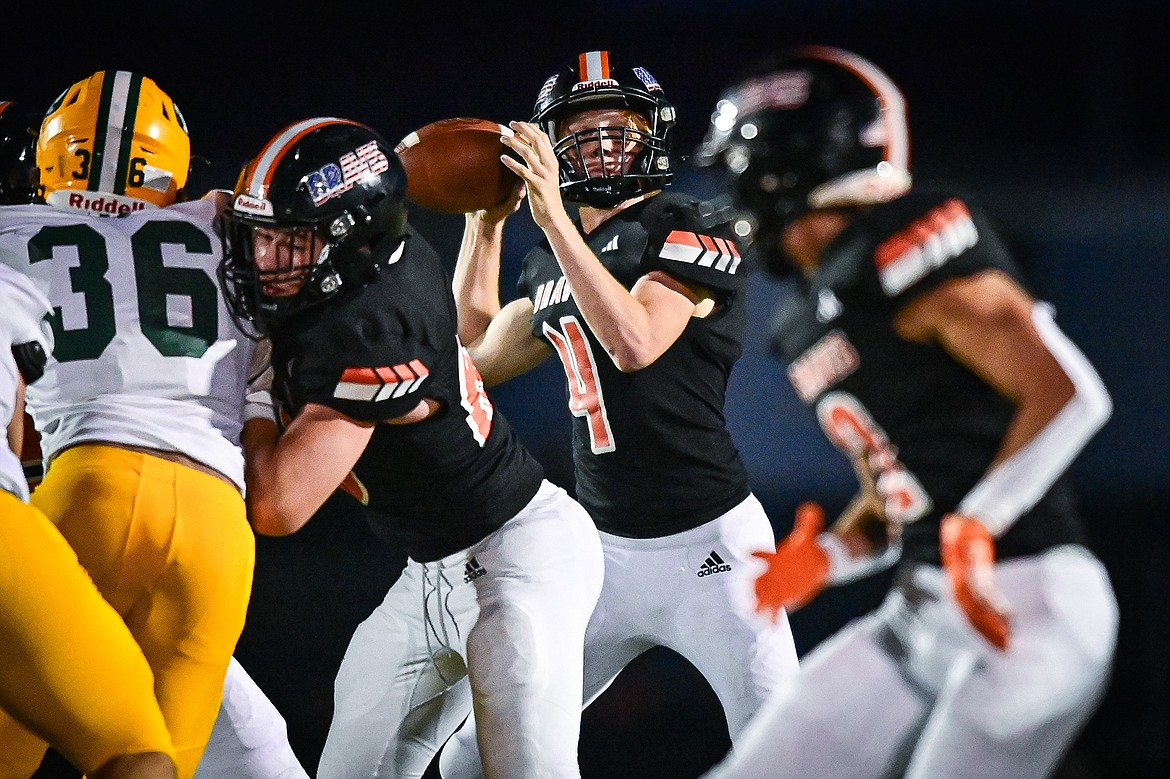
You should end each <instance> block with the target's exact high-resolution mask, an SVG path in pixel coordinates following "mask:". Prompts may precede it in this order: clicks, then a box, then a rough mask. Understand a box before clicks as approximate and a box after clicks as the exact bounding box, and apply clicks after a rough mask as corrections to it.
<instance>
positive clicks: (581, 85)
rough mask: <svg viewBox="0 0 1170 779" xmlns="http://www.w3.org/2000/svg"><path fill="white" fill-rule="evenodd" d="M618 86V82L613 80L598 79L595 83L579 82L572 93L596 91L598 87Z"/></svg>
mask: <svg viewBox="0 0 1170 779" xmlns="http://www.w3.org/2000/svg"><path fill="white" fill-rule="evenodd" d="M617 85H618V82H616V81H614V80H613V79H612V78H598V79H594V80H593V81H578V82H577V83H576V84H574V85H573V89H572V91H573V92H576V91H577V90H578V89H595V88H597V87H616V86H617Z"/></svg>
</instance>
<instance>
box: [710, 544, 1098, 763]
mask: <svg viewBox="0 0 1170 779" xmlns="http://www.w3.org/2000/svg"><path fill="white" fill-rule="evenodd" d="M996 576H997V581H998V585H999V587H1000V589H1001V591H1002V592H1003V594H1004V595H1005V596H1006V597H1007V599H1008V601H1009V602H1010V603H1011V606H1012V610H1013V615H1014V616H1013V619H1012V637H1011V645H1010V646H1009V648H1008V651H1006V652H1000V651H998V650H996V649H995V648H994V647H993V646H992V645H991V644H990V643H988V642H987V641H985V640H984V639H983V637H982V636H980V635H979V634H978V633H977V632H975V629H974V628H973V627H971V625H970V624H969V623H968V621H967V620H966V618H965V617H964V615H963V613H962V611H961V610H960V609H959V607H958V605H957V604H956V603H955V600H954V598H953V596H952V595H951V594H950V586H949V583H948V582H947V579H946V574H945V573H944V572H943V571H942V570H941V569H939V568H937V567H934V566H926V565H918V566H914V567H912V568H909V569H907V570H904V571H902V572H900V573H899V575H898V578H897V581H896V584H895V587H894V588H893V589H892V590H891V591H890V593H889V595H888V596H887V597H886V600H885V601H884V603H883V604H882V605H881V606H880V607H879V608H878V609H877V610H876V611H874V612H872V613H871V614H869V615H866V616H864V617H861V618H859V619H857V620H854V621H853V622H851V623H850V624H848V625H846V626H845V627H844V628H842V629H841V630H840V631H839V632H838V633H837V634H836V635H835V636H833V637H831V638H829V639H828V640H826V641H825V642H823V643H822V644H821V645H819V646H817V647H816V648H815V649H814V650H813V651H812V652H810V653H809V654H808V655H807V656H806V657H805V658H804V659H803V662H802V666H801V673H800V674H799V675H798V677H797V679H796V680H795V681H793V682H792V683H790V684H786V685H785V686H784V687H783V688H782V690H781V691H779V692H778V693H777V695H776V696H775V698H774V699H773V700H772V701H769V703H768V704H767V706H765V708H764V709H763V711H761V712H760V715H759V716H758V717H757V718H756V720H755V721H754V722H753V723H752V724H751V726H750V727H749V728H748V730H747V732H746V733H745V734H744V737H743V739H741V740H740V742H738V743H737V744H736V747H735V749H734V750H733V753H732V754H731V755H729V756H728V757H727V758H726V759H725V760H724V761H723V762H722V763H720V764H719V765H718V766H716V768H715V769H713V770H712V771H711V772H709V773H708V774H706V776H705V779H716V778H717V779H764V778H765V777H767V779H776V778H777V777H794V778H795V777H799V778H800V779H817V778H818V777H833V779H873V778H876V777H891V776H903V775H904V776H905V777H907V779H938V777H947V779H965V778H966V777H972V778H973V777H987V778H988V779H990V778H991V777H1003V778H1004V779H1009V778H1010V779H1027V778H1028V777H1045V776H1049V775H1050V774H1051V772H1052V771H1054V770H1055V769H1056V767H1057V766H1058V764H1059V761H1060V759H1061V757H1062V756H1063V755H1064V753H1065V751H1066V750H1067V748H1068V746H1069V745H1070V744H1071V742H1072V741H1073V739H1074V738H1075V737H1076V735H1077V733H1078V732H1079V730H1080V729H1081V727H1082V726H1083V725H1084V723H1085V721H1086V720H1087V719H1088V718H1089V716H1090V715H1091V714H1092V713H1093V711H1094V710H1095V708H1096V707H1097V705H1098V704H1099V702H1100V700H1101V697H1102V695H1103V693H1104V690H1105V687H1106V686H1107V684H1108V681H1109V675H1110V669H1111V666H1112V658H1113V652H1114V647H1115V644H1116V637H1117V601H1116V599H1115V598H1114V595H1113V589H1112V587H1111V586H1110V584H1109V578H1108V575H1107V574H1106V572H1105V568H1104V566H1102V565H1101V563H1100V561H1098V560H1097V558H1095V557H1093V556H1092V555H1091V554H1090V553H1089V552H1088V551H1087V550H1085V549H1084V548H1083V547H1080V546H1072V545H1068V546H1061V547H1057V548H1054V549H1051V550H1049V551H1048V552H1046V553H1044V554H1042V555H1039V556H1035V557H1027V558H1016V559H1011V560H1007V561H1004V562H1002V563H999V564H997V565H996ZM903 772H904V774H903Z"/></svg>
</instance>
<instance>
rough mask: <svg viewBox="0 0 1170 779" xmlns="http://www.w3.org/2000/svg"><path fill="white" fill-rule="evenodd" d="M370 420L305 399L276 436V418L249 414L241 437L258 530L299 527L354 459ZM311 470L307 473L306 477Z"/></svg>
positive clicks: (369, 428) (282, 530)
mask: <svg viewBox="0 0 1170 779" xmlns="http://www.w3.org/2000/svg"><path fill="white" fill-rule="evenodd" d="M373 432H374V425H372V424H369V423H366V422H359V421H357V420H355V419H352V418H350V417H348V416H346V415H344V414H342V413H341V412H339V411H335V410H334V409H331V408H329V407H327V406H323V405H321V404H319V403H308V404H306V405H305V407H304V408H303V409H302V410H301V412H300V413H299V414H297V416H296V418H295V419H293V420H292V422H291V423H290V424H289V426H288V428H287V429H286V430H285V431H284V433H283V434H281V435H280V436H279V438H278V437H277V431H276V423H275V422H273V421H271V420H268V419H260V418H257V419H252V420H249V422H248V423H247V424H246V425H245V426H244V430H243V434H242V442H243V445H244V454H245V460H246V474H245V475H246V479H247V483H248V495H247V497H248V516H249V519H250V520H251V522H252V527H253V528H255V530H256V532H257V533H260V534H261V535H270V536H283V535H289V534H291V533H295V532H296V531H298V530H300V529H301V528H302V527H304V525H305V523H306V522H308V521H309V518H310V517H312V516H313V514H314V513H316V511H317V509H319V508H320V507H321V506H322V505H323V504H324V503H325V501H326V500H327V499H328V498H329V496H330V495H331V494H332V493H333V491H334V490H335V489H337V486H338V485H339V484H341V482H342V480H343V479H344V478H345V477H346V475H347V474H348V473H349V472H350V470H351V469H352V468H353V466H354V463H356V462H357V461H358V458H359V457H360V456H361V454H362V452H363V451H364V450H365V448H366V444H368V443H369V441H370V436H371V435H373ZM310 475H311V476H310Z"/></svg>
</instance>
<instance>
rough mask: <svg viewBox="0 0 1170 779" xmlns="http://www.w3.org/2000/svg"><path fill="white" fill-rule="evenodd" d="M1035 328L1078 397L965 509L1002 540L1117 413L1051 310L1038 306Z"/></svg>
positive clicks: (970, 496)
mask: <svg viewBox="0 0 1170 779" xmlns="http://www.w3.org/2000/svg"><path fill="white" fill-rule="evenodd" d="M1032 322H1033V324H1035V326H1036V331H1037V332H1038V333H1039V334H1040V339H1041V340H1042V341H1043V342H1044V345H1045V346H1047V347H1048V350H1049V351H1050V352H1051V353H1052V356H1053V357H1055V358H1056V361H1057V362H1058V363H1059V364H1060V367H1061V368H1062V369H1064V372H1065V373H1066V374H1068V377H1069V379H1070V380H1071V381H1072V383H1073V388H1074V393H1073V396H1072V398H1071V399H1070V400H1069V402H1068V403H1067V404H1065V406H1064V408H1062V409H1061V410H1060V411H1059V412H1057V414H1056V416H1054V417H1053V418H1052V421H1050V422H1049V423H1048V424H1047V425H1045V426H1044V428H1043V429H1041V430H1040V432H1039V433H1037V434H1036V436H1035V437H1034V438H1033V439H1032V440H1031V441H1029V442H1028V443H1027V444H1025V445H1024V446H1023V447H1022V448H1021V449H1020V450H1019V451H1017V452H1016V453H1015V454H1013V455H1012V456H1011V457H1009V458H1007V459H1006V460H1004V461H1003V462H1001V463H999V464H998V465H996V466H995V467H994V468H992V469H991V470H989V471H988V472H987V473H986V474H984V476H983V478H982V479H980V480H979V482H978V483H977V484H976V485H975V486H974V487H973V488H972V489H971V491H970V492H969V493H967V496H966V497H965V498H963V501H962V502H961V503H960V504H959V512H960V513H962V514H966V515H968V516H971V517H975V518H976V519H978V520H979V521H980V522H982V523H983V525H984V526H985V527H987V529H988V530H989V531H990V532H991V534H992V535H993V536H995V537H997V538H998V537H999V536H1002V535H1003V534H1004V533H1006V532H1007V530H1008V528H1010V527H1011V526H1012V524H1013V523H1015V521H1016V520H1017V519H1019V518H1020V515H1022V514H1023V513H1024V512H1026V511H1028V510H1029V509H1031V508H1032V507H1033V506H1035V505H1036V503H1037V501H1039V500H1040V499H1041V498H1042V497H1044V494H1045V493H1046V492H1048V489H1049V488H1050V487H1051V486H1052V483H1053V482H1055V481H1056V479H1057V478H1058V477H1059V476H1060V474H1062V473H1064V471H1065V470H1067V469H1068V467H1069V465H1071V464H1072V461H1073V460H1074V459H1075V458H1076V456H1077V455H1078V454H1080V452H1081V450H1082V449H1083V448H1084V447H1085V444H1087V443H1088V442H1089V439H1090V438H1092V437H1093V435H1094V434H1095V433H1096V432H1097V431H1098V430H1100V429H1101V427H1102V426H1103V425H1104V424H1105V422H1106V421H1107V420H1108V419H1109V416H1110V415H1111V414H1112V413H1113V402H1112V400H1110V398H1109V392H1108V391H1107V390H1106V389H1105V385H1104V384H1103V383H1102V382H1101V377H1100V376H1098V375H1097V372H1096V371H1095V370H1094V369H1093V366H1092V365H1090V364H1089V361H1088V359H1086V358H1085V355H1084V354H1082V353H1081V350H1080V349H1078V348H1077V347H1076V345H1075V344H1073V342H1072V341H1070V340H1069V338H1068V336H1066V335H1065V334H1064V333H1063V332H1062V331H1061V329H1060V328H1059V327H1057V325H1056V322H1054V321H1053V319H1052V309H1051V307H1049V306H1048V305H1046V304H1043V303H1037V304H1036V305H1035V306H1034V307H1033V309H1032Z"/></svg>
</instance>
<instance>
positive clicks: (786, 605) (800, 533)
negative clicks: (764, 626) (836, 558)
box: [752, 501, 829, 621]
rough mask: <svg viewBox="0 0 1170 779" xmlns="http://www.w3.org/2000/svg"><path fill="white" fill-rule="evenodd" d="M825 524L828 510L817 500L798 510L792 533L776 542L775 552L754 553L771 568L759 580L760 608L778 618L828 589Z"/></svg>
mask: <svg viewBox="0 0 1170 779" xmlns="http://www.w3.org/2000/svg"><path fill="white" fill-rule="evenodd" d="M824 525H825V512H824V511H823V510H822V509H821V507H820V506H819V505H818V504H816V503H813V502H811V501H810V502H807V503H802V504H800V506H799V507H798V508H797V509H796V524H795V526H794V527H793V528H792V532H791V533H789V534H788V536H787V537H786V538H785V539H784V540H783V541H781V542H780V543H779V544H777V545H776V551H775V552H752V555H753V556H754V557H758V558H760V559H761V560H763V561H764V562H765V563H767V565H768V568H767V570H765V571H764V572H763V573H762V574H760V576H759V578H758V579H756V602H757V605H756V610H757V611H759V612H761V613H763V614H768V615H769V616H771V618H772V620H773V621H775V620H776V616H777V614H778V612H779V611H780V609H786V610H787V611H795V610H796V609H799V608H800V607H801V606H803V605H804V604H806V603H808V602H809V601H810V600H812V599H813V598H815V597H816V596H817V594H818V593H819V592H820V591H821V590H823V589H824V588H825V582H826V580H827V579H828V576H829V556H828V555H827V554H826V553H825V550H824V549H822V548H821V546H820V545H819V544H818V543H817V535H818V534H819V533H820V532H821V529H822V528H823V527H824Z"/></svg>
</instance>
